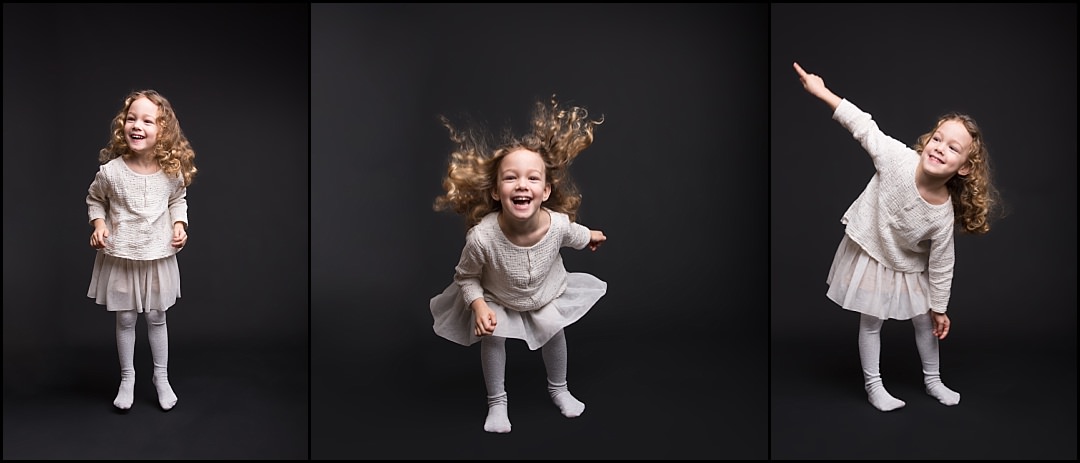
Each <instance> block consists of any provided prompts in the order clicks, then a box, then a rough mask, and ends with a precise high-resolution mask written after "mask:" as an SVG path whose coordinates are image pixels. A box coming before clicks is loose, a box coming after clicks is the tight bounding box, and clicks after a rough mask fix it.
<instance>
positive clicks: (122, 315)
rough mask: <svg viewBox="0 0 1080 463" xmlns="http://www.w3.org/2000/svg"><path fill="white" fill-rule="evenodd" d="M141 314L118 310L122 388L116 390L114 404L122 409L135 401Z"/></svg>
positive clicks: (118, 340)
mask: <svg viewBox="0 0 1080 463" xmlns="http://www.w3.org/2000/svg"><path fill="white" fill-rule="evenodd" d="M138 321H139V314H138V312H135V311H134V310H122V311H119V312H116V353H117V357H118V358H119V359H120V390H118V391H117V392H116V398H115V399H113V406H115V407H116V408H119V409H121V410H127V409H129V408H131V403H132V402H134V401H135V323H136V322H138Z"/></svg>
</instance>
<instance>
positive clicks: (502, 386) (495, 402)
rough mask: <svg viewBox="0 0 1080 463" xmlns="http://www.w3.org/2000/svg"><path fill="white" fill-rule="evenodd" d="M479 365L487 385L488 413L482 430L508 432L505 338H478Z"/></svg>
mask: <svg viewBox="0 0 1080 463" xmlns="http://www.w3.org/2000/svg"><path fill="white" fill-rule="evenodd" d="M480 366H481V368H482V369H483V371H484V385H485V386H486V387H487V404H488V414H487V418H486V419H485V420H484V431H487V432H497V433H504V432H510V416H509V413H508V412H507V396H506V381H505V379H506V338H502V337H498V336H484V337H483V338H481V339H480Z"/></svg>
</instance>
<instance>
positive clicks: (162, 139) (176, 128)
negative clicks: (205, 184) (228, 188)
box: [98, 90, 199, 186]
mask: <svg viewBox="0 0 1080 463" xmlns="http://www.w3.org/2000/svg"><path fill="white" fill-rule="evenodd" d="M143 97H146V98H147V99H149V100H150V101H151V102H153V103H154V104H155V105H157V107H158V113H159V114H158V117H157V126H158V128H159V129H160V130H159V131H158V135H157V143H156V144H155V145H154V159H157V162H158V164H159V165H160V166H161V169H162V170H164V171H165V173H166V174H169V175H174V176H176V175H181V176H183V178H184V186H189V185H191V182H192V181H193V180H194V178H195V174H196V173H197V172H198V171H199V170H198V169H197V168H195V150H194V149H192V148H191V143H189V142H188V139H187V137H185V136H184V132H183V131H182V130H180V121H178V120H177V119H176V113H175V112H174V111H173V107H172V104H170V103H169V100H167V99H165V97H164V96H162V95H161V94H160V93H158V92H157V91H154V90H138V91H134V92H131V93H130V94H128V96H127V97H126V98H124V107H123V108H121V109H120V112H119V113H117V114H116V117H114V118H113V120H112V135H111V136H110V137H109V143H108V144H107V145H105V147H104V148H102V149H101V152H100V154H99V156H98V160H99V161H101V163H102V164H104V163H106V162H109V161H111V160H113V159H115V158H118V157H121V156H123V157H131V156H134V155H135V152H134V151H132V150H131V147H130V146H128V143H127V137H126V136H125V135H124V121H125V120H126V119H127V113H128V110H129V109H131V104H132V103H134V102H135V100H138V99H139V98H143Z"/></svg>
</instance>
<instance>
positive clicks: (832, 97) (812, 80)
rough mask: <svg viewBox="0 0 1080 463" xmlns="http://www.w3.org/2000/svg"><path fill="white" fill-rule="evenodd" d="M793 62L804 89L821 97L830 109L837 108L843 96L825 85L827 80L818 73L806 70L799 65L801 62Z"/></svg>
mask: <svg viewBox="0 0 1080 463" xmlns="http://www.w3.org/2000/svg"><path fill="white" fill-rule="evenodd" d="M792 64H793V65H794V66H795V73H797V74H799V82H802V86H803V89H805V90H806V91H807V92H809V93H810V94H811V95H814V96H816V97H818V98H820V99H821V101H824V102H825V104H828V105H829V108H830V109H833V110H835V109H836V107H837V106H838V105H839V104H840V100H841V98H840V97H839V96H837V95H836V94H835V93H833V92H832V91H831V90H829V89H828V88H826V87H825V80H823V79H822V78H821V77H819V76H818V75H817V74H810V73H808V72H806V71H804V70H803V68H802V66H799V63H792Z"/></svg>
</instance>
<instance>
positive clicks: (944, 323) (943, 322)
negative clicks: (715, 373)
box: [930, 310, 949, 339]
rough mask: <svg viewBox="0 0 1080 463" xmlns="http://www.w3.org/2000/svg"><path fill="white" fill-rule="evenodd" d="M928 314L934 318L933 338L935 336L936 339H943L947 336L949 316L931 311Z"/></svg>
mask: <svg viewBox="0 0 1080 463" xmlns="http://www.w3.org/2000/svg"><path fill="white" fill-rule="evenodd" d="M930 313H931V314H932V315H931V316H933V317H934V336H937V338H938V339H945V336H948V335H949V316H948V315H945V314H943V313H937V312H934V311H932V310H931V311H930Z"/></svg>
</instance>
